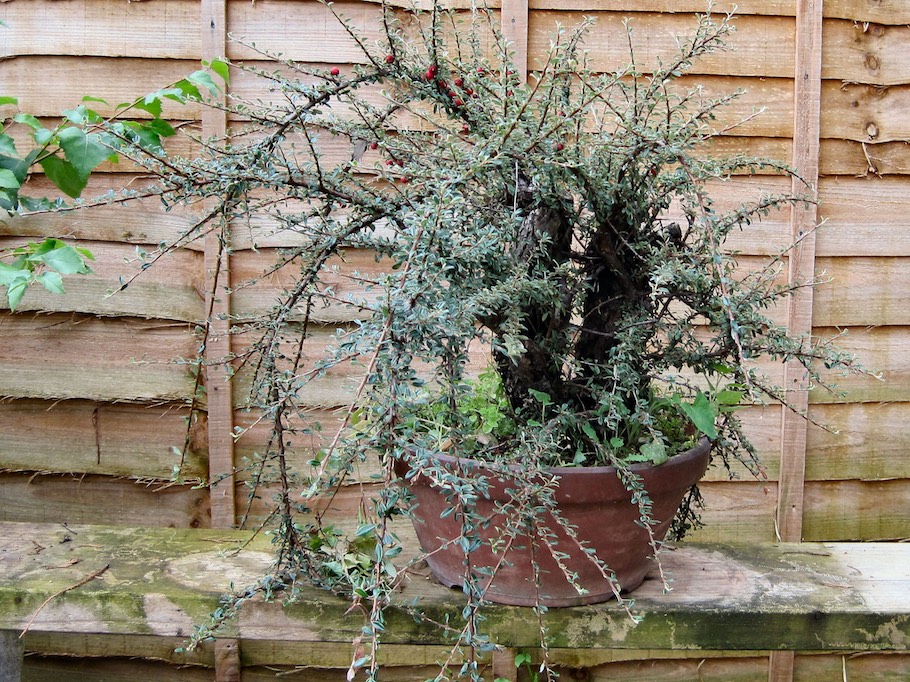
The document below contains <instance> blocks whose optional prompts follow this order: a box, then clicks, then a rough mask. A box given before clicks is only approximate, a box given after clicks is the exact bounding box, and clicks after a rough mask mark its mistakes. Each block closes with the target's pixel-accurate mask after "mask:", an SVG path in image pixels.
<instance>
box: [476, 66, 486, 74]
mask: <svg viewBox="0 0 910 682" xmlns="http://www.w3.org/2000/svg"><path fill="white" fill-rule="evenodd" d="M477 73H479V74H480V75H481V76H482V75H484V74H485V73H486V71H484V69H483V67H479V68H478V69H477Z"/></svg>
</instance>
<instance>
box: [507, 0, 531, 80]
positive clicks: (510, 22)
mask: <svg viewBox="0 0 910 682" xmlns="http://www.w3.org/2000/svg"><path fill="white" fill-rule="evenodd" d="M501 25H502V34H503V36H505V38H506V40H508V41H509V42H510V43H512V48H513V49H514V50H515V58H514V61H515V68H516V69H518V75H519V76H521V80H522V81H526V80H527V79H528V0H502V16H501Z"/></svg>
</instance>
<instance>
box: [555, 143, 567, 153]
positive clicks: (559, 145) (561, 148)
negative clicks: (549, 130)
mask: <svg viewBox="0 0 910 682" xmlns="http://www.w3.org/2000/svg"><path fill="white" fill-rule="evenodd" d="M565 148H566V146H565V145H564V144H563V143H562V142H557V143H556V151H558V152H561V151H562V150H563V149H565Z"/></svg>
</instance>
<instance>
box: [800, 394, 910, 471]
mask: <svg viewBox="0 0 910 682" xmlns="http://www.w3.org/2000/svg"><path fill="white" fill-rule="evenodd" d="M809 414H810V416H811V417H812V418H813V419H815V420H816V421H818V422H820V423H822V424H825V425H827V426H829V427H830V428H831V429H833V430H834V431H836V433H832V432H830V431H825V430H824V429H820V428H810V429H809V434H808V452H807V453H806V478H807V479H809V480H817V481H818V480H838V479H859V480H866V481H870V480H887V479H908V480H910V458H908V457H907V453H908V452H910V430H908V429H905V428H903V427H902V426H900V425H903V424H907V423H910V403H858V404H854V405H813V406H812V407H811V408H810V410H809Z"/></svg>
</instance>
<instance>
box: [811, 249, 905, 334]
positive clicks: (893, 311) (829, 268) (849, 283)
mask: <svg viewBox="0 0 910 682" xmlns="http://www.w3.org/2000/svg"><path fill="white" fill-rule="evenodd" d="M815 274H816V277H817V278H820V279H821V280H822V283H821V284H819V285H818V286H817V287H816V288H815V298H814V305H813V311H812V321H813V323H814V324H816V325H817V326H825V327H860V326H863V325H870V326H873V325H910V257H899V258H887V257H883V256H881V257H874V258H869V257H861V256H852V257H842V258H828V257H825V258H817V259H816V261H815Z"/></svg>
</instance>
